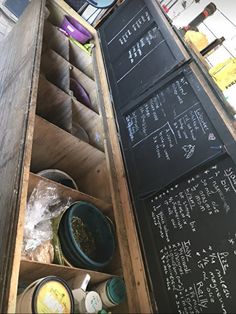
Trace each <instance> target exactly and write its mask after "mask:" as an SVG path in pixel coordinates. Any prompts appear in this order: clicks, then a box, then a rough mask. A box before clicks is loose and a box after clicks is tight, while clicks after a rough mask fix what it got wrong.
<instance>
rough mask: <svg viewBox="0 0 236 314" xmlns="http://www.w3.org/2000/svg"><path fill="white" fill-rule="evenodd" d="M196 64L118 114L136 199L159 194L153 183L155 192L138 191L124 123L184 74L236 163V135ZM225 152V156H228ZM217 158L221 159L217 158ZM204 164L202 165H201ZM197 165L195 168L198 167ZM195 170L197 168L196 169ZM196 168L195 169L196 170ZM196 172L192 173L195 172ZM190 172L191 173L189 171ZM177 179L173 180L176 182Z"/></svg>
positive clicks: (131, 183)
mask: <svg viewBox="0 0 236 314" xmlns="http://www.w3.org/2000/svg"><path fill="white" fill-rule="evenodd" d="M195 67H196V64H195V62H192V63H190V64H187V65H183V66H182V67H181V68H179V69H178V70H176V71H174V72H173V73H171V74H170V75H169V76H168V77H166V78H165V79H163V80H162V81H161V82H157V83H156V84H155V85H154V86H153V87H152V88H150V89H149V90H148V91H147V92H146V93H144V94H143V95H141V96H139V97H138V98H137V99H135V100H132V101H131V102H130V103H129V104H128V105H126V106H125V107H124V108H123V109H122V110H120V111H117V110H116V117H117V121H118V122H117V123H118V126H119V133H120V137H121V148H122V153H123V158H124V161H125V165H126V172H127V177H128V181H129V186H130V189H131V191H132V194H133V195H134V197H136V196H137V197H141V196H145V195H148V194H152V193H153V192H154V191H156V190H155V188H154V185H155V183H154V182H153V188H152V189H151V190H148V191H147V190H146V191H139V189H138V188H137V185H136V184H137V180H138V179H137V170H136V169H134V168H133V166H134V164H135V161H134V156H133V154H132V146H131V143H130V141H129V135H128V132H127V130H126V125H125V121H124V116H125V115H126V114H128V113H129V112H132V111H133V110H134V109H135V108H137V107H139V106H140V104H142V103H144V102H145V99H148V98H149V97H150V95H152V94H153V93H155V91H157V90H158V89H161V88H162V87H163V86H165V85H166V84H168V82H170V81H171V80H172V79H174V78H175V77H177V76H178V75H180V74H184V76H185V77H186V78H187V80H188V81H189V83H190V85H191V87H192V88H193V90H194V92H195V94H196V95H197V97H198V99H199V102H200V103H201V105H202V107H203V109H204V110H205V112H206V115H207V116H208V118H209V120H210V121H211V123H212V125H213V127H214V128H215V130H216V132H217V133H218V136H219V138H220V139H221V141H222V142H223V144H224V152H226V151H227V152H228V153H229V155H230V156H231V158H232V159H233V160H234V161H235V162H236V146H235V140H234V137H233V136H232V134H231V133H230V131H229V129H228V128H227V127H226V125H225V124H224V122H223V120H222V118H221V116H220V114H219V112H218V111H217V109H216V108H215V106H214V104H213V102H212V100H211V99H210V97H209V95H208V94H207V92H206V91H205V89H204V87H203V86H202V84H203V83H204V82H205V81H204V78H203V76H201V77H198V76H197V75H196V70H195ZM224 152H222V154H223V153H224ZM214 158H217V156H215V157H214ZM201 164H202V163H201ZM198 166H199V164H198V165H196V166H195V167H198ZM195 167H194V168H195ZM194 168H192V169H194ZM192 169H189V171H191V170H192ZM187 172H188V171H187ZM187 172H185V173H183V174H182V175H185V174H186V173H187ZM175 179H177V178H173V181H174V180H175ZM170 183H171V181H169V182H168V183H166V185H169V184H170Z"/></svg>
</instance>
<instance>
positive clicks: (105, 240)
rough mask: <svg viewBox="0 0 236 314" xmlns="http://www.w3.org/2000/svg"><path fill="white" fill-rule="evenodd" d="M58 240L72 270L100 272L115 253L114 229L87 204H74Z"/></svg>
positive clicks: (60, 228) (63, 221)
mask: <svg viewBox="0 0 236 314" xmlns="http://www.w3.org/2000/svg"><path fill="white" fill-rule="evenodd" d="M77 231H78V232H77ZM58 236H59V240H60V245H61V249H62V252H63V255H64V256H65V258H66V259H67V260H68V262H69V263H71V264H72V265H73V266H75V267H83V268H87V269H102V268H104V267H105V266H107V265H108V264H109V263H110V262H111V259H112V257H113V254H114V251H115V236H114V230H113V227H112V225H111V224H110V221H109V220H108V219H107V218H106V216H104V215H103V213H102V212H101V211H100V210H99V209H98V208H96V207H95V206H94V205H92V204H90V203H87V202H76V203H74V204H73V205H72V206H70V208H68V209H67V210H66V212H65V213H64V215H63V216H62V218H61V221H60V225H59V230H58Z"/></svg>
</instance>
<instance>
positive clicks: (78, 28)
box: [61, 15, 92, 44]
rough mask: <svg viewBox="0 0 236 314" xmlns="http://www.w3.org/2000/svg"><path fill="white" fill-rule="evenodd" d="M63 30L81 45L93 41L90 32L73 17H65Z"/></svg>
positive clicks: (62, 25)
mask: <svg viewBox="0 0 236 314" xmlns="http://www.w3.org/2000/svg"><path fill="white" fill-rule="evenodd" d="M61 28H62V29H63V30H64V31H66V32H67V33H68V34H69V35H70V36H71V37H73V38H74V39H75V40H77V41H78V42H80V43H81V44H85V43H86V42H87V41H89V40H90V39H92V35H91V34H90V32H89V31H88V30H87V29H86V28H85V27H84V26H83V25H81V24H80V23H79V22H78V21H77V20H76V19H74V18H73V17H72V16H69V15H66V16H65V17H64V20H63V22H62V24H61Z"/></svg>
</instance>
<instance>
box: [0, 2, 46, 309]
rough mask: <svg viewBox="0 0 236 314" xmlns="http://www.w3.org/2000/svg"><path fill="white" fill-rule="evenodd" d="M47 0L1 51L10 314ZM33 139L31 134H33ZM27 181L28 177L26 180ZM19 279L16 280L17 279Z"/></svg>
mask: <svg viewBox="0 0 236 314" xmlns="http://www.w3.org/2000/svg"><path fill="white" fill-rule="evenodd" d="M43 6H44V1H43V0H40V1H39V0H32V1H31V4H30V5H29V6H28V8H27V9H26V10H25V13H24V14H23V16H22V18H21V20H20V21H19V22H18V23H17V25H16V27H15V28H14V29H13V30H12V32H11V33H10V34H9V35H8V37H7V38H6V39H5V40H4V41H2V42H1V45H0V51H1V58H0V117H1V118H0V129H1V133H0V148H1V155H0V177H1V180H2V182H1V185H0V217H1V219H0V251H1V256H0V312H1V313H6V311H7V304H8V302H7V300H8V297H9V286H10V280H11V272H12V271H15V270H17V269H13V256H14V252H15V243H16V233H17V222H18V216H19V208H20V206H23V204H22V202H21V200H22V199H24V197H23V198H22V194H24V192H25V187H24V186H23V185H22V179H23V176H24V179H25V172H27V169H26V167H25V163H26V162H27V156H25V152H26V151H28V150H26V151H25V148H26V146H28V145H30V143H29V141H27V143H26V138H27V137H28V132H29V129H28V125H29V123H30V121H29V114H30V112H31V110H33V109H34V107H35V101H36V95H35V89H37V85H38V84H37V79H36V78H35V76H34V73H35V71H36V72H37V69H38V68H39V57H40V52H41V51H40V50H41V49H40V48H41V43H40V40H39V36H40V34H41V33H42V31H41V26H42V23H43ZM28 139H29V137H28ZM24 182H25V183H26V184H27V180H26V181H24ZM15 277H17V278H18V276H17V274H15ZM16 280H17V279H16Z"/></svg>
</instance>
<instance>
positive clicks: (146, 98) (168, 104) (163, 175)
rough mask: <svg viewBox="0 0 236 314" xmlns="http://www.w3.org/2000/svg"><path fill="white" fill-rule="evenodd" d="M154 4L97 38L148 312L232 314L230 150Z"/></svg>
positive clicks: (235, 184) (233, 187)
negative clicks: (147, 295) (151, 307)
mask: <svg viewBox="0 0 236 314" xmlns="http://www.w3.org/2000/svg"><path fill="white" fill-rule="evenodd" d="M154 3H155V1H154V0H126V1H125V3H124V5H122V6H121V7H120V9H118V10H117V11H116V13H115V14H113V15H112V16H111V18H110V19H108V20H107V21H106V22H105V23H104V25H103V27H102V29H101V30H100V36H101V43H102V48H103V53H104V60H105V63H106V68H107V75H108V80H109V83H110V89H111V95H112V96H113V101H114V111H115V115H116V120H117V123H118V130H119V133H120V134H119V135H120V143H121V148H122V153H123V157H124V162H125V166H126V173H127V177H128V181H129V188H130V194H131V198H132V201H133V205H134V213H135V217H136V222H137V226H138V231H139V236H140V242H141V244H142V249H143V256H144V260H145V265H146V271H147V274H148V278H149V279H150V282H149V284H150V291H151V292H152V293H151V295H153V300H152V301H153V304H154V305H155V304H156V306H154V311H155V310H156V309H157V308H158V311H159V312H160V313H181V314H183V313H186V314H188V313H236V297H235V294H236V281H235V278H236V145H235V140H234V138H233V136H232V134H231V133H230V132H229V130H228V128H227V126H226V125H225V123H224V122H223V120H222V118H221V117H220V115H219V112H218V110H216V107H215V104H217V105H219V99H217V97H216V95H214V92H212V91H209V88H206V86H209V85H208V80H207V77H206V75H205V74H203V73H205V72H204V71H202V72H201V69H200V68H199V66H198V65H197V64H196V63H195V62H194V61H193V60H188V62H187V60H186V55H185V54H183V52H182V51H183V49H180V46H181V45H179V42H178V40H177V39H176V36H173V31H171V30H170V27H167V24H166V20H165V19H164V17H163V14H162V13H161V11H160V9H159V7H158V6H157V4H156V5H155V4H154Z"/></svg>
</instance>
